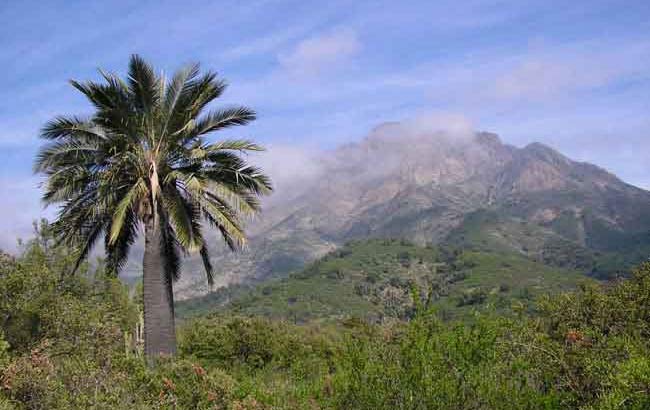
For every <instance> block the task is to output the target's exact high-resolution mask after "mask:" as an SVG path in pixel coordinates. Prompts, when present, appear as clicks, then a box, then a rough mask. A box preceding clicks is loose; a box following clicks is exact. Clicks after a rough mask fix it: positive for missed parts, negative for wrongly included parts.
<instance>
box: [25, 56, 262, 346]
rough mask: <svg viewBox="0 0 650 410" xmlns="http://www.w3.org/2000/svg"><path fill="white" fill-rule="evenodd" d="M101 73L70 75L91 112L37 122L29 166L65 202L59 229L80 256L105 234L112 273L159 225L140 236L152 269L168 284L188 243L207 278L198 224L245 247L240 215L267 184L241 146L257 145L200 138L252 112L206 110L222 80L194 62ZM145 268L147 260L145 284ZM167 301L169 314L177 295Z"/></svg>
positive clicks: (48, 192)
mask: <svg viewBox="0 0 650 410" xmlns="http://www.w3.org/2000/svg"><path fill="white" fill-rule="evenodd" d="M100 73H101V75H102V77H103V80H104V81H103V82H101V83H97V82H91V81H88V82H77V81H71V84H72V85H73V86H74V87H75V88H76V89H77V90H79V91H80V92H81V93H83V94H84V95H85V96H86V97H87V98H88V100H90V102H91V103H92V104H93V106H94V108H95V111H94V114H93V115H92V116H90V117H88V118H81V117H76V116H73V117H57V118H55V119H54V120H52V121H50V122H48V123H47V124H46V125H45V126H44V128H43V130H42V134H41V137H42V138H44V139H46V140H48V143H47V144H46V145H44V146H43V147H42V149H41V150H40V152H39V154H38V157H37V159H36V164H35V170H36V172H41V173H44V174H45V176H46V178H47V179H46V182H45V184H44V185H45V186H44V191H45V192H44V195H43V199H44V201H45V203H46V204H59V205H61V207H60V211H59V214H58V217H57V220H56V221H55V222H54V223H53V229H54V231H55V233H56V235H57V236H58V237H59V239H60V240H61V241H63V242H65V243H67V244H69V245H72V246H74V247H75V248H76V249H78V252H79V254H78V255H79V256H78V262H77V265H78V264H79V263H80V262H81V261H82V260H84V259H85V258H86V257H87V256H88V254H89V252H90V251H91V249H92V247H93V245H94V244H95V243H96V242H97V241H98V240H99V239H101V237H102V236H103V237H104V244H105V250H106V264H107V268H108V270H109V271H111V272H113V273H115V274H117V273H118V272H119V270H120V268H122V267H123V266H124V264H125V262H126V260H127V254H128V250H129V248H130V246H131V245H132V244H133V243H134V241H135V240H136V237H137V235H138V232H139V231H140V228H141V227H142V226H144V228H145V229H144V230H145V238H147V236H146V235H147V232H153V233H154V234H155V235H154V236H152V238H153V239H152V242H151V244H149V242H147V241H146V244H145V262H146V260H147V249H153V252H154V253H152V255H154V256H153V259H150V260H154V261H155V259H160V262H161V264H160V266H159V267H154V268H155V269H158V268H159V270H161V271H162V273H161V277H162V278H163V279H164V281H165V282H166V286H167V290H168V291H169V292H171V283H172V282H173V280H174V279H176V278H177V277H178V275H179V266H180V256H181V254H185V253H189V252H196V251H198V252H199V253H200V255H201V257H202V260H203V264H204V266H205V271H206V274H207V278H208V282H209V283H212V278H213V271H212V266H211V264H210V259H209V256H208V248H207V246H206V242H205V240H204V236H203V227H204V225H205V224H206V223H207V224H209V225H211V226H212V227H215V228H216V229H218V230H219V231H220V232H221V234H222V236H223V238H224V240H225V242H226V243H227V244H228V246H229V247H230V248H232V249H235V248H238V247H240V246H242V245H243V244H244V243H245V236H244V231H243V227H242V217H244V216H247V215H251V214H254V213H256V212H257V211H259V209H260V204H259V202H258V199H259V196H261V195H263V194H267V193H269V192H270V190H271V184H270V181H269V179H268V178H267V176H265V175H264V174H263V173H262V172H261V170H259V169H258V168H256V167H253V166H251V165H249V164H247V162H246V161H245V160H244V158H243V157H242V155H241V154H242V153H244V152H247V151H259V150H262V148H261V147H260V146H258V145H256V144H254V143H252V142H250V141H246V140H226V141H219V142H209V141H208V140H207V139H206V137H207V136H208V135H209V134H211V133H212V132H215V131H219V130H222V129H224V128H228V127H232V126H238V125H245V124H247V123H249V122H250V121H252V120H254V119H255V113H254V112H253V111H252V110H250V109H248V108H245V107H233V108H226V109H221V110H213V111H209V110H208V109H207V108H206V107H207V106H208V104H210V103H211V102H212V101H214V100H215V99H217V98H218V97H219V96H220V95H221V94H222V93H223V92H224V89H225V88H226V84H225V82H224V81H222V80H220V79H219V78H217V75H216V74H215V73H214V72H206V73H203V74H201V73H200V71H199V66H198V65H191V66H189V67H187V68H185V69H182V70H180V71H178V72H177V73H176V74H175V75H174V76H173V77H172V78H171V79H170V80H169V81H167V80H166V79H165V78H164V77H162V76H158V75H156V74H155V72H154V70H153V68H152V67H151V66H150V65H148V64H147V63H146V62H145V61H144V60H143V59H141V58H140V57H138V56H136V55H134V56H132V57H131V60H130V64H129V70H128V76H127V78H126V79H122V78H120V77H118V76H116V75H114V74H110V73H105V72H103V71H100ZM149 245H151V247H149ZM146 277H147V267H145V293H146V292H147V291H146V287H147V278H146ZM145 296H146V295H145ZM145 299H146V297H145ZM145 305H146V300H145ZM146 308H147V307H146V306H145V311H146ZM171 309H172V320H173V297H172V298H171ZM145 320H146V312H145ZM172 325H173V323H172ZM145 326H146V325H145ZM172 353H173V352H172Z"/></svg>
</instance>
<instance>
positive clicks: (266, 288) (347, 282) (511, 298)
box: [177, 239, 587, 323]
mask: <svg viewBox="0 0 650 410" xmlns="http://www.w3.org/2000/svg"><path fill="white" fill-rule="evenodd" d="M583 281H587V278H586V277H585V276H583V275H581V274H580V273H578V272H577V271H574V270H568V269H561V268H551V267H548V266H546V265H544V264H542V263H538V262H534V261H531V260H529V259H527V258H525V257H523V256H520V255H516V254H512V253H511V254H506V253H494V252H485V251H480V250H476V251H464V252H461V251H459V250H458V249H452V248H443V249H439V248H437V247H432V246H427V247H422V246H418V245H415V244H413V243H410V242H408V241H405V240H386V239H375V240H368V241H353V242H350V243H348V244H346V245H345V246H343V247H342V248H340V249H339V250H336V251H333V252H331V253H329V254H327V255H326V256H325V257H323V258H321V259H319V260H317V261H315V262H313V263H311V264H310V265H308V266H307V267H306V268H305V269H303V270H301V271H299V272H296V273H293V274H290V275H289V276H288V277H285V278H282V279H275V280H269V281H266V282H263V283H261V284H259V285H256V286H233V287H230V288H226V289H222V290H221V291H219V292H216V293H213V294H209V295H206V296H204V297H201V298H196V299H191V300H186V301H182V302H180V303H179V304H178V306H177V313H178V314H179V315H180V316H181V317H188V316H196V315H200V314H204V313H208V312H213V311H219V310H221V311H223V310H227V311H229V312H231V313H237V314H243V315H247V316H248V315H255V316H267V317H270V318H275V319H286V320H291V321H294V322H297V323H303V322H307V321H311V320H324V319H325V320H332V319H345V318H351V317H357V318H361V319H364V320H368V321H371V322H385V321H391V320H395V319H408V318H410V317H411V316H412V315H413V313H414V311H415V308H416V306H415V303H414V300H418V299H419V301H420V303H421V304H422V305H425V306H428V307H431V308H434V309H435V310H437V311H438V312H439V314H440V315H441V317H443V318H452V317H459V316H462V315H464V314H465V313H467V312H469V311H471V310H472V309H477V308H478V309H481V308H487V307H491V308H494V309H497V310H500V311H509V310H510V308H511V305H512V304H513V303H516V304H518V305H521V306H522V307H526V306H527V305H528V303H529V302H531V300H532V299H533V298H534V297H535V296H538V295H540V294H545V293H557V292H559V291H561V290H569V289H573V288H575V286H576V284H578V283H580V282H583Z"/></svg>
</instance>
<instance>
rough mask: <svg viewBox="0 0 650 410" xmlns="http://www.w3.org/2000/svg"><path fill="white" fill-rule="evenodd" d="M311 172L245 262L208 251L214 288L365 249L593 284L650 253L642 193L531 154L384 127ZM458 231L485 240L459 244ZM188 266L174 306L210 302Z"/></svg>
mask: <svg viewBox="0 0 650 410" xmlns="http://www.w3.org/2000/svg"><path fill="white" fill-rule="evenodd" d="M316 165H317V166H318V168H319V169H320V172H318V173H317V175H316V176H313V177H312V179H313V180H310V181H308V182H307V183H304V182H303V183H301V184H299V185H300V186H302V187H305V188H304V189H303V191H299V190H298V191H296V190H295V189H293V188H292V195H286V198H285V197H284V196H281V197H277V198H275V199H274V200H273V201H272V202H271V205H270V206H269V207H267V209H265V211H264V214H263V217H262V219H261V220H258V221H256V222H255V224H252V225H251V226H250V234H251V235H250V236H251V241H250V246H249V249H248V250H247V251H245V252H243V253H239V254H237V255H231V254H229V253H228V252H227V251H225V250H222V251H221V252H219V250H217V251H216V252H215V253H216V255H217V256H216V257H215V260H214V261H213V264H214V265H215V266H220V267H221V275H220V284H221V285H225V284H229V283H246V282H251V281H252V282H256V281H260V280H265V279H268V278H281V277H284V276H286V275H287V274H288V273H289V272H291V271H295V270H299V269H301V268H302V267H303V266H305V264H306V263H309V262H311V261H313V260H316V259H317V258H319V257H322V256H324V255H326V254H328V253H329V252H331V251H333V250H335V249H337V248H339V247H340V246H342V245H343V244H344V243H346V242H348V241H351V240H365V239H368V238H398V239H406V240H409V241H412V242H415V243H418V244H421V245H424V244H427V243H432V244H441V243H446V242H451V243H456V244H457V245H458V246H461V245H462V246H470V247H472V248H477V249H484V248H486V246H487V250H490V251H492V250H495V249H496V250H500V251H502V250H504V249H505V250H507V251H508V252H515V253H518V254H520V255H521V256H523V257H526V258H528V259H530V260H532V261H535V262H542V263H545V264H549V265H551V266H559V267H567V268H571V269H578V270H580V271H582V272H585V273H588V274H590V275H592V276H597V277H612V276H616V275H619V274H621V273H624V272H627V271H628V270H629V268H630V267H631V266H633V265H634V264H636V263H638V262H640V261H642V260H644V259H646V258H647V255H649V254H650V206H649V204H650V193H649V192H647V191H644V190H642V189H639V188H636V187H634V186H631V185H628V184H626V183H624V182H623V181H621V180H620V179H618V178H617V177H616V176H614V175H612V174H610V173H609V172H607V171H605V170H603V169H601V168H599V167H597V166H595V165H591V164H587V163H581V162H576V161H572V160H571V159H569V158H567V157H565V156H564V155H562V154H560V153H558V152H557V151H555V150H553V149H551V148H549V147H547V146H545V145H542V144H539V143H533V144H530V145H528V146H525V147H523V148H517V147H514V146H511V145H508V144H504V143H502V142H501V140H500V139H499V137H498V136H497V135H495V134H491V133H485V132H481V133H473V132H442V131H441V132H436V131H431V130H430V129H422V128H421V127H420V128H419V127H415V126H413V125H412V124H409V123H386V124H383V125H381V126H379V127H377V128H375V129H374V130H373V131H372V132H370V134H369V135H368V136H367V137H366V138H365V139H364V140H362V141H360V142H358V143H353V144H348V145H345V146H342V147H340V148H338V149H336V150H334V151H331V152H328V153H325V154H323V155H322V156H321V157H320V159H319V160H318V164H316ZM481 213H485V215H492V216H491V217H489V218H487V219H486V218H478V219H477V218H476V217H475V216H476V215H479V214H481ZM468 229H469V230H470V231H472V232H473V233H472V235H469V236H470V237H471V236H473V237H474V239H476V237H477V236H481V237H483V238H482V239H481V240H480V241H478V242H477V241H476V240H469V241H468V235H460V234H459V232H462V231H463V230H468ZM481 241H482V242H484V243H483V244H482V245H481V243H480V242H481ZM484 250H485V249H484ZM194 266H195V265H193V264H190V266H189V268H188V270H189V272H188V273H190V274H189V275H185V276H184V278H185V279H184V280H183V281H182V282H181V283H179V284H178V286H177V288H178V289H179V290H178V297H179V298H180V299H183V298H188V297H192V296H198V295H202V294H205V293H207V292H208V289H207V288H206V286H205V284H204V280H203V277H202V276H201V275H200V269H198V268H197V269H195V268H194ZM196 266H198V264H197V265H196ZM195 272H196V274H194V273H195Z"/></svg>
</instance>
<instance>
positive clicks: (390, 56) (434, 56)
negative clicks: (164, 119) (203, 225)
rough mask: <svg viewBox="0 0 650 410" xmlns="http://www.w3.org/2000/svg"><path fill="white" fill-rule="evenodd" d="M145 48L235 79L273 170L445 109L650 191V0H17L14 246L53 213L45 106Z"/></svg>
mask: <svg viewBox="0 0 650 410" xmlns="http://www.w3.org/2000/svg"><path fill="white" fill-rule="evenodd" d="M133 53H137V54H140V55H142V56H143V57H145V58H146V59H147V60H149V61H150V62H151V63H152V64H154V65H155V66H156V67H157V68H158V69H159V70H162V71H163V72H165V73H168V74H171V73H172V72H173V71H174V70H175V69H178V68H180V67H182V66H184V65H186V64H188V63H191V62H200V63H201V64H202V66H203V67H204V68H206V69H211V70H215V71H217V72H218V73H219V74H220V75H221V76H222V77H223V78H225V79H227V81H228V83H229V84H230V86H229V89H228V90H227V92H226V94H225V95H224V97H223V99H222V103H223V104H224V105H228V104H245V105H247V106H250V107H253V108H254V109H255V110H256V111H257V112H258V115H259V119H258V120H257V121H256V122H255V123H254V124H253V125H250V126H247V127H246V128H245V129H239V130H233V131H232V132H233V134H232V135H233V136H235V135H236V136H241V137H247V138H252V139H254V140H256V141H259V142H261V143H263V144H265V145H267V146H268V147H269V151H268V153H267V154H265V155H267V157H266V160H265V161H263V162H264V163H266V164H268V165H269V167H270V169H269V173H270V174H271V176H272V177H273V176H274V172H275V174H276V175H279V177H280V178H282V177H291V175H292V174H294V173H295V172H299V169H300V167H302V166H305V165H307V162H308V161H309V158H311V156H309V155H311V154H312V153H313V152H319V151H320V150H329V149H333V148H335V147H336V146H339V145H341V144H344V143H347V142H350V141H358V140H360V139H362V138H363V137H364V136H365V135H367V134H368V132H369V130H371V129H372V128H373V127H375V126H376V125H378V124H380V123H382V122H386V121H401V120H405V119H410V118H422V116H427V115H432V117H431V118H454V119H458V118H462V119H463V121H464V122H467V123H470V124H472V127H473V128H474V129H476V130H484V131H490V132H494V133H497V134H499V135H500V136H501V138H502V139H503V140H504V141H505V142H508V143H511V144H514V145H517V146H523V145H526V144H528V143H530V142H533V141H540V142H543V143H546V144H548V145H550V146H552V147H554V148H556V149H558V150H560V151H561V152H563V153H564V154H566V155H568V156H569V157H571V158H573V159H576V160H580V161H589V162H593V163H595V164H597V165H600V166H602V167H604V168H606V169H607V170H609V171H611V172H613V173H615V174H617V175H618V176H619V177H621V178H622V179H623V180H625V181H626V182H629V183H632V184H634V185H637V186H641V187H644V188H648V189H650V161H649V157H650V133H649V129H650V1H648V0H637V1H632V0H629V1H627V0H617V1H607V0H602V1H601V0H582V1H581V0H574V1H566V0H563V1H553V0H532V1H523V0H506V1H479V0H465V1H458V0H441V1H430V0H422V1H399V2H398V1H363V0H355V1H336V0H334V1H308V0H301V1H274V0H247V1H241V0H240V1H228V0H223V1H191V0H189V1H160V0H158V1H146V0H137V1H125V0H112V1H90V0H80V1H75V0H66V1H47V0H41V1H28V0H26V1H19V0H3V1H2V2H0V67H2V69H1V71H0V194H1V195H0V212H1V215H2V217H1V218H0V249H5V250H9V251H11V250H12V249H15V246H16V238H18V237H27V236H28V235H29V234H30V232H31V224H32V221H33V220H34V219H36V218H39V217H41V216H47V217H52V215H54V211H55V210H53V209H50V208H48V209H43V206H42V204H41V203H40V201H39V195H40V192H39V187H38V185H39V181H40V179H39V177H38V176H35V175H33V173H32V163H33V158H34V155H35V152H36V151H37V149H38V147H39V144H40V141H39V138H38V135H39V129H40V128H41V127H42V125H43V124H44V123H45V122H46V121H47V120H49V119H51V118H52V117H54V116H56V115H60V114H66V115H70V114H81V115H83V114H90V113H91V112H92V111H91V107H90V106H89V104H88V103H87V102H86V101H85V100H84V99H83V98H82V97H81V95H80V94H79V93H78V92H76V91H75V90H74V89H73V88H72V87H71V86H70V85H69V84H68V80H69V79H77V80H88V79H99V75H98V72H97V69H98V68H102V69H104V70H107V71H113V72H116V73H120V74H123V73H124V72H125V70H126V66H127V62H128V58H129V55H131V54H133ZM433 126H435V125H433ZM440 126H441V127H444V124H441V125H440ZM305 153H309V155H306V154H305Z"/></svg>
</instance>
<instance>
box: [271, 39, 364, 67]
mask: <svg viewBox="0 0 650 410" xmlns="http://www.w3.org/2000/svg"><path fill="white" fill-rule="evenodd" d="M360 50H361V42H360V41H359V39H358V36H357V34H356V32H355V31H353V30H350V29H339V30H335V31H331V32H329V33H326V34H323V35H320V36H317V37H311V38H308V39H305V40H302V41H301V42H300V43H298V44H297V45H296V47H295V48H294V49H293V50H292V51H290V52H288V53H282V54H280V55H279V56H278V61H279V63H280V65H281V66H282V67H283V68H284V69H285V70H286V71H287V72H289V73H290V74H293V75H297V76H313V75H317V74H320V73H322V72H323V71H326V70H327V71H329V70H336V69H338V68H340V67H342V66H343V65H345V64H346V63H349V62H350V60H351V59H352V57H354V56H355V55H356V54H357V53H358V52H359V51H360Z"/></svg>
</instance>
